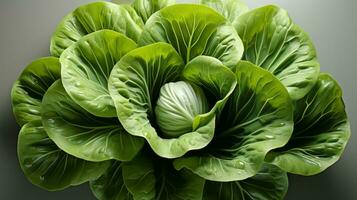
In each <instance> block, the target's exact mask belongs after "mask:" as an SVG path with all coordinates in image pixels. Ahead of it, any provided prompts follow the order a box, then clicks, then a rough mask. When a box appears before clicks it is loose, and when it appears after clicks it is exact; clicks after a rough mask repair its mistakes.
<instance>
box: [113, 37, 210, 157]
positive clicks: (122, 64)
mask: <svg viewBox="0 0 357 200" xmlns="http://www.w3.org/2000/svg"><path fill="white" fill-rule="evenodd" d="M183 68H184V64H183V61H182V59H181V57H180V56H179V55H178V54H177V52H176V51H175V49H173V48H172V47H171V46H170V45H168V44H165V43H156V44H153V45H149V46H145V47H141V48H138V49H135V50H133V51H131V52H129V53H128V54H127V55H126V56H124V57H123V58H122V59H121V60H120V61H119V63H117V65H115V67H114V69H113V71H112V74H111V76H110V79H109V92H110V95H111V96H112V98H113V100H114V104H115V107H116V109H117V114H118V118H119V120H120V122H121V123H122V125H123V127H124V128H125V130H127V131H128V132H129V133H130V134H132V135H135V136H139V137H144V138H145V139H146V140H147V141H148V143H149V144H150V146H151V148H152V149H153V150H154V151H155V152H156V153H157V154H158V155H160V156H162V157H165V158H177V157H180V156H182V155H184V154H185V153H186V152H187V151H190V150H194V149H200V148H202V147H204V146H206V145H207V144H208V142H209V141H210V140H211V139H212V136H213V131H214V123H215V120H214V119H212V118H211V119H210V120H209V121H208V122H207V123H206V124H202V126H201V127H198V128H197V129H194V130H193V131H192V132H190V133H186V134H184V135H182V136H180V137H179V138H173V139H164V138H161V137H160V135H159V134H158V133H157V132H156V130H155V128H154V127H153V126H152V125H151V124H150V122H155V113H154V106H155V104H156V101H157V99H158V96H159V91H160V88H161V86H163V85H164V84H165V83H167V82H175V81H177V80H178V78H179V77H180V75H181V73H182V70H183Z"/></svg>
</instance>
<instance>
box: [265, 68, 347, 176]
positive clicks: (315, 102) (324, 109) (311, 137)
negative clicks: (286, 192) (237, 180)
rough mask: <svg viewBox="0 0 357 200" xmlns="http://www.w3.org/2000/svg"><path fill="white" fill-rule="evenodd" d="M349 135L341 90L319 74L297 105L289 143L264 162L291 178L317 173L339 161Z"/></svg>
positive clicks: (325, 75) (329, 79)
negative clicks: (269, 162) (280, 169)
mask: <svg viewBox="0 0 357 200" xmlns="http://www.w3.org/2000/svg"><path fill="white" fill-rule="evenodd" d="M350 131H351V130H350V124H349V121H348V118H347V114H346V111H345V105H344V103H343V100H342V90H341V88H340V86H339V85H338V83H337V82H336V81H335V80H334V79H333V78H332V77H331V76H330V75H327V74H321V75H320V76H319V80H318V82H317V83H316V85H315V87H314V88H313V89H312V90H311V91H310V93H309V94H308V95H306V96H305V97H304V98H303V99H301V100H300V101H298V102H297V103H296V113H295V127H294V133H293V136H292V138H291V139H290V141H289V143H288V144H287V145H286V146H285V147H283V148H281V149H278V150H276V151H273V152H271V153H270V154H268V157H267V160H269V161H271V162H272V163H273V164H275V165H277V166H279V167H280V168H282V169H284V170H285V171H287V172H290V173H294V174H300V175H306V176H309V175H314V174H317V173H320V172H322V171H324V170H325V169H326V168H328V167H329V166H331V165H332V164H333V163H335V162H336V161H337V160H338V159H339V158H340V156H341V154H342V153H343V150H344V149H345V146H346V144H347V141H348V139H349V137H350Z"/></svg>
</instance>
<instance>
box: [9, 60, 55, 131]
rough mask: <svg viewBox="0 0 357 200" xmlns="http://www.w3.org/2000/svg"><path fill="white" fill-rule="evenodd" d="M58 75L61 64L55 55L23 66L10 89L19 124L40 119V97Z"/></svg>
mask: <svg viewBox="0 0 357 200" xmlns="http://www.w3.org/2000/svg"><path fill="white" fill-rule="evenodd" d="M60 77H61V66H60V64H59V62H58V58H55V57H46V58H41V59H39V60H36V61H34V62H32V63H31V64H30V65H28V66H27V67H26V68H25V70H24V71H23V72H22V73H21V75H20V77H19V78H18V79H17V80H16V82H15V84H14V86H13V87H12V91H11V101H12V109H13V112H14V115H15V118H16V121H17V123H18V124H19V125H20V126H23V125H25V124H26V123H27V122H30V121H35V120H41V102H42V97H43V95H44V94H45V92H46V91H47V89H48V88H49V87H50V86H51V85H52V83H53V82H55V81H56V80H57V79H59V78H60Z"/></svg>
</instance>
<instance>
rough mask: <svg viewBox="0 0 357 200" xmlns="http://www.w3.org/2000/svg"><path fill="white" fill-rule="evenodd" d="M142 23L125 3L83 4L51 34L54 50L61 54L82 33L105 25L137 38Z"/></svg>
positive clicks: (135, 39) (101, 28)
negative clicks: (123, 4) (122, 4)
mask: <svg viewBox="0 0 357 200" xmlns="http://www.w3.org/2000/svg"><path fill="white" fill-rule="evenodd" d="M143 26H144V24H143V22H142V20H141V18H140V17H139V16H138V15H137V14H136V13H135V12H132V11H130V10H128V8H127V7H125V6H121V5H117V4H114V3H110V2H105V1H101V2H95V3H90V4H87V5H83V6H81V7H78V8H77V9H75V10H74V11H73V12H71V13H70V14H68V15H67V16H66V17H64V18H63V20H62V21H61V23H60V24H59V25H58V26H57V29H56V31H55V32H54V34H53V36H52V38H51V54H52V55H53V56H56V57H59V56H60V55H61V54H62V52H63V51H64V50H65V49H67V48H68V47H69V46H71V45H72V44H73V43H75V42H77V41H78V40H79V39H80V38H82V37H83V36H85V35H87V34H89V33H92V32H95V31H99V30H103V29H109V30H113V31H116V32H119V33H123V34H125V35H126V36H127V37H129V38H131V39H132V40H134V41H137V40H138V38H139V36H140V34H141V32H142V28H143Z"/></svg>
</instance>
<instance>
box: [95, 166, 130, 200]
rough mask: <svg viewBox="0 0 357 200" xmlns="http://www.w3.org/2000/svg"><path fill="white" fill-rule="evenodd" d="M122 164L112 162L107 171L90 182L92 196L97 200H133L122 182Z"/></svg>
mask: <svg viewBox="0 0 357 200" xmlns="http://www.w3.org/2000/svg"><path fill="white" fill-rule="evenodd" d="M122 165H123V163H121V162H119V161H113V162H112V163H111V166H110V167H109V168H108V170H107V171H106V172H105V173H104V174H103V175H102V176H101V177H100V178H98V179H97V180H94V181H91V182H90V188H91V190H92V192H93V194H94V196H95V197H96V198H97V199H99V200H133V199H134V198H133V195H132V194H131V193H130V192H129V191H128V189H127V187H126V186H125V183H124V180H123V172H122Z"/></svg>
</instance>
